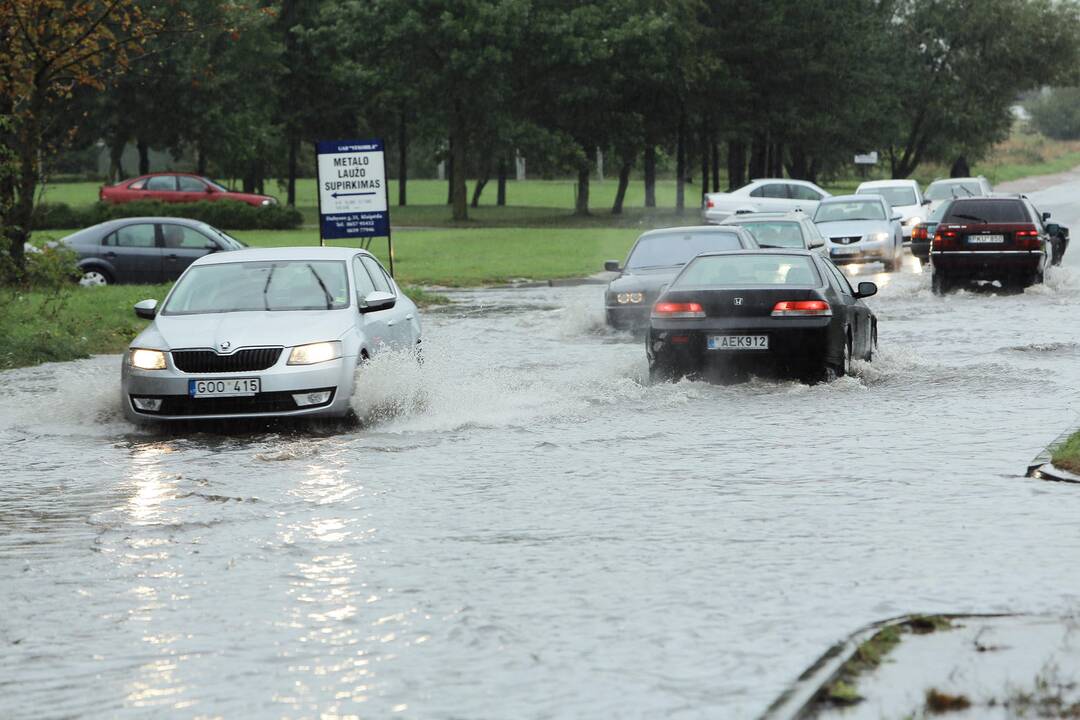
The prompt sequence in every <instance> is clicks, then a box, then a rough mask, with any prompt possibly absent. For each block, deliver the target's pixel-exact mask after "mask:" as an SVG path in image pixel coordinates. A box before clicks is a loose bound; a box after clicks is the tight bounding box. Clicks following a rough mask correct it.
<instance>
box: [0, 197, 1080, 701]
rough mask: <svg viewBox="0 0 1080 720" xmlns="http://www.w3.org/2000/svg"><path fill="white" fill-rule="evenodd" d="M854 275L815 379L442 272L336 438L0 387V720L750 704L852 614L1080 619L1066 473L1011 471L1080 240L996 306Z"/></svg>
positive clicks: (1053, 343)
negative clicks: (865, 342)
mask: <svg viewBox="0 0 1080 720" xmlns="http://www.w3.org/2000/svg"><path fill="white" fill-rule="evenodd" d="M1078 193H1080V187H1076V186H1073V187H1072V188H1071V190H1070V189H1069V188H1061V187H1059V188H1053V189H1051V190H1050V191H1046V193H1045V194H1039V193H1035V194H1033V197H1035V198H1036V201H1039V199H1040V198H1044V202H1043V203H1042V204H1043V205H1044V207H1043V208H1042V209H1044V210H1049V211H1052V212H1053V213H1054V215H1055V219H1056V220H1059V221H1061V222H1064V223H1065V224H1067V225H1071V226H1072V227H1073V228H1078V229H1080V208H1077V209H1076V210H1073V209H1071V208H1069V206H1068V205H1067V204H1065V203H1068V202H1071V200H1072V198H1075V197H1077V196H1078ZM1078 232H1080V230H1078ZM910 262H911V260H910V258H909V263H910ZM871 279H874V280H876V281H878V282H879V283H880V284H881V285H882V289H881V293H880V295H879V296H877V297H874V298H871V300H870V301H869V302H870V304H871V306H872V307H873V308H874V310H875V311H876V312H877V313H878V316H879V319H880V341H881V350H880V357H879V358H878V359H876V360H875V362H874V363H873V364H871V365H866V364H860V365H858V367H857V373H856V375H855V376H853V377H848V378H844V379H842V380H839V381H837V382H835V383H833V384H830V385H819V386H814V387H807V386H803V385H799V384H797V383H785V382H766V381H752V382H750V383H748V384H745V385H736V386H730V387H714V386H710V385H706V384H702V383H693V382H681V383H678V384H674V385H672V384H666V385H658V386H652V387H650V386H648V385H647V383H645V382H644V378H645V377H646V375H647V372H646V364H645V357H644V349H643V347H642V344H641V343H640V342H639V341H635V340H633V339H631V338H629V337H628V336H625V335H620V334H612V333H609V332H607V331H605V330H604V329H603V326H602V314H601V311H600V307H601V304H602V288H600V287H596V286H587V287H579V288H548V289H533V290H519V291H484V292H462V293H457V294H455V296H454V298H455V300H457V301H458V304H457V305H455V306H454V307H452V308H448V309H444V310H439V311H434V312H428V313H427V314H426V315H425V321H426V328H425V331H426V339H425V347H426V351H425V352H426V363H425V365H424V366H423V367H421V368H417V367H416V366H415V365H414V364H412V363H410V362H405V361H402V360H401V359H397V358H391V357H386V358H382V359H380V360H377V361H376V362H374V363H373V364H372V365H371V367H369V368H367V369H366V370H365V371H364V373H363V375H362V377H361V387H362V388H363V390H362V397H361V398H360V399H359V400H358V401H357V409H358V411H359V414H360V415H361V416H362V417H363V418H364V422H363V424H362V425H361V426H360V427H319V428H314V429H308V430H295V429H293V430H287V429H286V430H281V429H279V430H275V431H269V432H261V431H256V432H245V433H244V434H242V435H238V436H235V437H230V436H227V435H222V434H206V433H192V432H188V433H185V434H181V435H172V434H169V433H165V432H156V433H155V432H152V431H144V430H138V429H136V428H134V427H132V426H130V425H128V424H126V423H125V422H124V420H123V419H122V417H121V415H120V412H119V410H118V409H117V407H116V405H117V396H118V387H119V372H118V370H119V367H118V364H119V358H118V357H101V358H95V359H92V360H88V361H84V362H77V363H68V364H58V365H49V366H42V367H38V368H32V369H26V370H19V371H12V372H7V373H2V374H0V380H2V381H3V382H2V383H0V448H2V452H0V478H3V484H2V485H0V717H3V718H53V717H55V718H60V717H75V716H78V717H87V718H99V717H100V718H106V717H108V718H112V717H119V718H136V717H148V716H169V717H217V716H221V717H228V718H237V717H287V718H311V717H323V718H343V717H367V718H384V717H390V716H398V717H416V718H506V717H519V718H564V717H569V718H579V717H580V718H597V717H628V718H633V717H643V718H644V717H648V718H654V717H673V718H684V717H685V718H698V717H709V718H717V717H731V718H743V717H752V716H754V715H756V714H758V713H760V712H761V711H762V710H763V709H764V708H765V707H766V706H767V705H768V704H769V703H770V702H771V700H772V699H773V698H774V697H775V696H776V694H777V693H778V692H779V691H781V690H782V689H783V687H784V686H785V685H786V684H787V683H788V682H789V681H791V680H792V679H794V678H795V677H796V676H797V675H798V674H799V673H800V672H801V671H802V670H803V669H804V668H805V666H806V665H807V664H808V663H810V662H811V661H813V660H814V659H815V658H816V657H817V656H818V655H819V654H820V653H821V652H822V651H823V650H824V649H825V648H826V647H827V646H828V645H830V644H831V643H833V642H834V641H836V640H837V639H839V638H841V637H843V636H845V635H846V634H847V633H848V632H850V631H851V630H853V629H855V628H856V627H858V626H860V625H862V624H864V623H867V622H870V621H873V620H878V619H881V618H884V617H888V616H894V615H898V614H901V613H906V612H933V611H941V612H972V613H975V612H998V611H1003V612H1004V611H1032V612H1050V613H1076V612H1077V611H1080V574H1078V573H1077V572H1075V567H1074V566H1075V559H1076V558H1077V557H1080V529H1078V527H1077V523H1076V518H1077V517H1078V513H1080V492H1078V491H1077V488H1076V487H1074V486H1069V485H1056V484H1051V483H1041V482H1037V481H1033V480H1027V479H1024V478H1023V477H1021V473H1022V472H1023V470H1024V468H1025V463H1026V462H1027V461H1028V460H1029V459H1030V458H1031V457H1032V456H1033V455H1034V454H1035V453H1036V452H1037V451H1038V450H1039V449H1040V448H1041V447H1042V446H1043V445H1044V444H1045V443H1046V442H1048V441H1049V440H1051V439H1052V438H1053V437H1055V436H1056V435H1057V434H1058V433H1059V432H1061V431H1062V430H1063V429H1065V428H1066V427H1067V426H1068V425H1070V424H1071V423H1072V421H1073V420H1074V419H1075V417H1076V415H1077V414H1078V412H1080V246H1076V247H1073V248H1072V250H1071V251H1070V254H1069V255H1068V256H1067V257H1066V267H1064V268H1056V269H1054V271H1053V272H1052V273H1051V274H1050V275H1049V277H1048V282H1047V284H1046V285H1045V286H1043V287H1038V288H1035V289H1032V290H1029V291H1027V292H1025V293H1023V294H1013V295H1003V294H992V293H978V292H961V293H958V294H955V295H951V296H948V297H945V298H939V297H935V296H933V295H932V294H931V292H930V282H929V275H927V274H919V273H917V272H915V268H913V267H912V266H911V265H910V264H909V265H908V266H906V267H905V272H904V273H902V274H899V275H895V276H891V277H890V276H883V275H872V274H871Z"/></svg>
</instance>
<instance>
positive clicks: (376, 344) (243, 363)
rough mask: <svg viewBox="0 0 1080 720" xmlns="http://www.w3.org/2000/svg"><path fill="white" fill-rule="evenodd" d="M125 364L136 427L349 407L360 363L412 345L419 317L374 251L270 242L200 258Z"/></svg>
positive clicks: (125, 388)
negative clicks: (279, 245) (276, 245)
mask: <svg viewBox="0 0 1080 720" xmlns="http://www.w3.org/2000/svg"><path fill="white" fill-rule="evenodd" d="M135 313H136V314H137V315H138V316H140V317H145V318H153V322H151V323H150V325H149V326H148V327H147V328H146V329H145V330H143V332H141V333H140V334H139V336H138V337H136V338H135V340H133V341H132V343H131V345H130V347H129V349H128V352H127V354H126V355H125V356H124V360H123V366H122V370H121V380H122V382H121V386H122V393H123V398H122V401H123V409H124V414H125V415H126V416H127V417H128V419H130V420H132V421H134V422H148V421H162V420H194V419H220V418H250V417H266V416H334V417H340V416H344V415H347V414H349V412H350V410H351V405H350V399H351V397H352V394H353V383H354V378H355V375H356V367H357V364H358V363H360V362H363V361H364V360H365V359H367V358H370V357H372V356H374V355H375V354H376V353H379V352H383V351H384V350H386V349H406V348H410V349H414V350H417V351H418V350H419V348H418V344H419V342H420V318H419V315H418V313H417V309H416V305H415V304H413V302H412V300H410V299H409V298H408V297H406V295H405V294H404V293H402V292H401V288H399V287H398V285H397V283H395V282H394V280H393V279H392V278H391V277H390V276H389V275H388V274H387V273H386V271H385V270H384V269H383V267H382V266H381V265H380V264H379V261H378V260H376V259H375V257H374V256H372V255H371V253H369V252H367V251H365V250H358V249H355V248H323V247H303V248H272V249H271V248H267V249H257V250H238V251H235V252H230V253H218V254H214V255H208V256H206V257H203V258H200V259H199V260H196V261H195V262H194V263H193V264H192V265H191V267H190V268H188V270H187V271H186V272H185V273H184V274H183V275H182V276H181V277H180V279H179V280H178V281H177V283H176V285H174V286H173V288H172V290H171V291H170V292H169V294H168V296H167V297H166V298H165V301H164V303H162V304H161V306H160V309H159V308H158V306H157V301H156V300H144V301H142V302H140V303H138V304H136V305H135Z"/></svg>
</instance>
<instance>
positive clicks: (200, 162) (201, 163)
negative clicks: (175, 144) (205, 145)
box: [195, 147, 206, 175]
mask: <svg viewBox="0 0 1080 720" xmlns="http://www.w3.org/2000/svg"><path fill="white" fill-rule="evenodd" d="M195 167H196V172H197V173H199V174H200V175H205V174H206V152H205V151H204V150H203V149H202V148H201V147H200V148H199V150H198V152H197V153H196V160H195Z"/></svg>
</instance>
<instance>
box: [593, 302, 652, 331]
mask: <svg viewBox="0 0 1080 720" xmlns="http://www.w3.org/2000/svg"><path fill="white" fill-rule="evenodd" d="M651 313H652V303H651V302H645V301H642V302H640V303H635V304H626V305H608V306H607V307H606V308H605V312H604V317H605V319H606V320H607V324H608V326H609V327H612V328H614V329H616V330H643V329H645V328H646V327H648V325H649V316H650V314H651Z"/></svg>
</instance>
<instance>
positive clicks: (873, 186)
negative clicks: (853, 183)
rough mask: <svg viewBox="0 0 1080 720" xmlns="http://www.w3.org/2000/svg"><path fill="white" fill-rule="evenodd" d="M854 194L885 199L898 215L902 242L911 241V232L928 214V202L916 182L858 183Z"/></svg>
mask: <svg viewBox="0 0 1080 720" xmlns="http://www.w3.org/2000/svg"><path fill="white" fill-rule="evenodd" d="M855 194H856V195H880V196H881V197H883V198H885V202H887V203H889V205H890V206H891V207H892V209H893V212H894V213H898V214H899V215H900V227H901V229H902V230H903V232H904V240H911V231H912V230H914V229H915V226H916V225H918V224H919V223H922V222H925V221H926V218H927V216H928V215H929V214H930V201H929V200H927V199H926V198H924V197H923V194H922V190H921V189H920V188H919V183H918V181H917V180H869V181H867V182H864V183H859V187H857V188H855Z"/></svg>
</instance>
